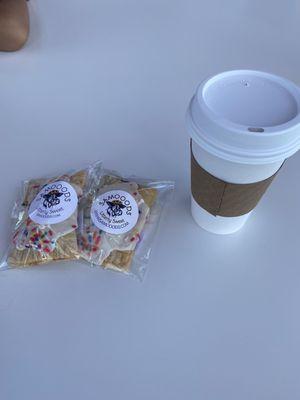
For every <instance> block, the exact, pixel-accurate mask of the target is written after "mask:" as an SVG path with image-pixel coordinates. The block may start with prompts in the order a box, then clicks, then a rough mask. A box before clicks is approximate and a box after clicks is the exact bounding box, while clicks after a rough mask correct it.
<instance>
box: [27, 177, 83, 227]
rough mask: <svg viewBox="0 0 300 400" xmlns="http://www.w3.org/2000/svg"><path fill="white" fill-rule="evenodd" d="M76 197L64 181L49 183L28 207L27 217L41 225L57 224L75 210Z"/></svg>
mask: <svg viewBox="0 0 300 400" xmlns="http://www.w3.org/2000/svg"><path fill="white" fill-rule="evenodd" d="M77 203H78V197H77V193H76V191H75V189H74V188H73V186H72V185H70V184H69V183H68V182H65V181H57V182H51V183H49V184H47V185H45V186H43V187H42V189H41V190H40V192H39V193H38V194H37V195H36V197H35V198H34V199H33V201H32V202H31V204H30V207H29V217H30V219H32V221H34V222H36V223H37V224H41V225H49V224H50V225H51V224H58V223H59V222H62V221H64V220H66V219H67V218H69V217H70V216H71V215H72V214H73V213H74V211H75V210H76V207H77Z"/></svg>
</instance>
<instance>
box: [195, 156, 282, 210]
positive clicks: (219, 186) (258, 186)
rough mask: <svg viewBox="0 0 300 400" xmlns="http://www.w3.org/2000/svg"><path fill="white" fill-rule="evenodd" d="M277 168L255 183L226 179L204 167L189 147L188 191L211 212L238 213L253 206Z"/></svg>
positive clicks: (273, 176) (271, 179)
mask: <svg viewBox="0 0 300 400" xmlns="http://www.w3.org/2000/svg"><path fill="white" fill-rule="evenodd" d="M277 173H278V171H277V172H276V173H275V174H274V175H272V176H270V177H269V178H267V179H265V180H263V181H260V182H254V183H246V184H236V183H228V182H225V181H223V180H221V179H219V178H216V177H215V176H213V175H211V174H210V173H208V172H207V171H205V170H204V169H203V168H202V167H201V166H200V165H199V164H198V162H197V161H196V159H195V157H194V155H193V151H192V149H191V191H192V195H193V198H194V200H195V201H196V202H197V203H198V204H199V205H200V207H202V208H204V210H206V211H208V212H209V213H210V214H212V215H214V216H217V215H219V216H222V217H238V216H240V215H244V214H247V213H248V212H250V211H251V210H253V209H254V208H255V206H256V205H257V203H258V202H259V200H260V199H261V197H262V196H263V194H264V193H265V191H266V190H267V188H268V187H269V185H270V184H271V183H272V181H273V179H274V178H275V176H276V174H277Z"/></svg>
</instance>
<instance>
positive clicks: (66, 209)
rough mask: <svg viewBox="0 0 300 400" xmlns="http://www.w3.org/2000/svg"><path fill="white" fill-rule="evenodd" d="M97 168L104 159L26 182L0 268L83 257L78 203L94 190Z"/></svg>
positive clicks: (16, 204) (17, 202)
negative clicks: (71, 170)
mask: <svg viewBox="0 0 300 400" xmlns="http://www.w3.org/2000/svg"><path fill="white" fill-rule="evenodd" d="M97 168H100V163H96V164H94V165H92V166H89V167H87V168H85V169H82V170H79V171H75V172H69V173H67V174H63V175H57V176H55V177H52V178H39V179H31V180H28V181H24V182H23V184H22V190H21V193H20V196H19V199H18V200H17V201H16V202H15V205H14V208H13V212H12V221H13V228H12V230H13V232H12V237H11V239H10V244H9V248H8V251H7V253H6V255H5V257H4V258H3V260H2V262H1V264H0V268H16V267H26V266H33V265H40V264H45V263H49V262H51V261H62V260H74V259H78V258H79V255H80V254H79V250H78V243H77V234H76V230H77V227H78V218H77V217H78V206H79V202H80V199H81V198H82V197H83V195H84V193H85V192H86V191H87V192H88V191H89V190H90V184H91V182H92V181H93V179H92V177H93V173H94V171H95V169H97Z"/></svg>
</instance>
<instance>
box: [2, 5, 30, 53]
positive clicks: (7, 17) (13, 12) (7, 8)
mask: <svg viewBox="0 0 300 400" xmlns="http://www.w3.org/2000/svg"><path fill="white" fill-rule="evenodd" d="M28 34H29V14H28V7H27V1H26V0H0V51H16V50H19V49H20V48H21V47H23V46H24V44H25V43H26V40H27V38H28Z"/></svg>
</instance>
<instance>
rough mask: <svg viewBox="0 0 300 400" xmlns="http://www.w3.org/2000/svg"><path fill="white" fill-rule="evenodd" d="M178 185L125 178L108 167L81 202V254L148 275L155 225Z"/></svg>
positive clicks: (107, 265)
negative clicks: (145, 272)
mask: <svg viewBox="0 0 300 400" xmlns="http://www.w3.org/2000/svg"><path fill="white" fill-rule="evenodd" d="M173 187H174V184H173V183H172V182H161V181H151V180H145V179H139V178H136V177H131V178H124V177H122V176H121V175H119V174H118V173H114V172H111V171H107V170H104V171H103V172H102V173H101V174H99V176H98V177H97V178H96V179H95V180H94V183H93V185H92V187H91V190H90V191H89V192H88V193H87V195H86V196H85V197H84V198H83V200H82V202H81V206H80V212H79V227H78V245H79V249H80V254H81V257H82V258H83V259H85V260H86V261H88V262H90V263H91V264H92V265H99V266H102V267H104V268H109V269H113V270H117V271H120V272H124V273H127V274H134V275H137V276H138V277H140V278H142V277H143V275H144V271H145V265H146V263H147V260H148V258H149V255H150V249H151V239H152V236H153V233H154V230H155V227H156V226H157V224H158V220H159V218H160V214H161V212H162V209H163V206H164V205H165V204H166V203H167V202H168V199H169V195H170V194H171V192H172V190H173Z"/></svg>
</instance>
